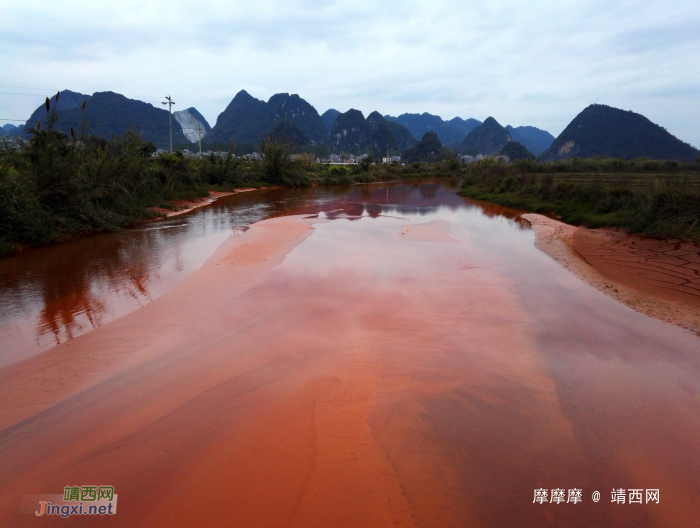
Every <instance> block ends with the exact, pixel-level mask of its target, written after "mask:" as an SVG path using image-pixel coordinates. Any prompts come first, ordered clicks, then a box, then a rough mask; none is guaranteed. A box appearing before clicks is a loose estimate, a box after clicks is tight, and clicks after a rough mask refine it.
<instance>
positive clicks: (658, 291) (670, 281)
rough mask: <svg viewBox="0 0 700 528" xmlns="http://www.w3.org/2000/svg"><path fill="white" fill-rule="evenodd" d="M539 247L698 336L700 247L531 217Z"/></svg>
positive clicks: (621, 298)
mask: <svg viewBox="0 0 700 528" xmlns="http://www.w3.org/2000/svg"><path fill="white" fill-rule="evenodd" d="M522 217H523V218H525V219H526V220H528V221H529V222H530V223H531V224H532V228H533V230H534V231H535V245H536V247H537V248H538V249H540V250H541V251H543V252H544V253H546V254H547V255H549V256H550V257H552V258H553V259H554V260H556V261H557V262H559V263H560V264H561V265H562V266H563V267H564V268H566V269H567V270H569V271H570V272H572V273H573V274H574V275H575V276H576V277H578V278H579V279H581V280H583V281H584V282H586V283H588V284H589V285H591V286H593V287H594V288H596V289H597V290H599V291H601V292H603V293H605V294H606V295H608V296H610V297H612V298H613V299H615V300H617V301H618V302H621V303H623V304H625V305H626V306H628V307H630V308H632V309H633V310H636V311H638V312H640V313H643V314H644V315H647V316H649V317H653V318H655V319H658V320H660V321H664V322H667V323H671V324H674V325H677V326H680V327H682V328H684V329H685V330H687V331H689V332H692V333H695V334H697V335H700V247H699V246H698V245H697V244H694V243H692V242H684V241H680V240H669V239H654V238H650V237H645V236H641V235H628V234H626V233H624V232H623V231H622V230H619V229H612V228H603V229H587V228H585V227H576V226H572V225H569V224H565V223H563V222H559V221H557V220H554V219H551V218H548V217H546V216H543V215H540V214H535V213H528V214H523V215H522Z"/></svg>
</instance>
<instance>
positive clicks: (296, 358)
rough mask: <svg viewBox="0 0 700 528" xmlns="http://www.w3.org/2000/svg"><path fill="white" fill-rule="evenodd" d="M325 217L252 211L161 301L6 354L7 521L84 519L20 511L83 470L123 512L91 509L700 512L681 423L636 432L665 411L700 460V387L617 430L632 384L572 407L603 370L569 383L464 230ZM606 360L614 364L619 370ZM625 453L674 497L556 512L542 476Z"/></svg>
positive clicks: (533, 517)
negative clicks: (375, 225)
mask: <svg viewBox="0 0 700 528" xmlns="http://www.w3.org/2000/svg"><path fill="white" fill-rule="evenodd" d="M306 222H308V223H306ZM312 222H313V220H302V219H301V218H300V217H286V218H277V219H272V220H267V221H264V222H260V223H258V224H254V225H253V226H251V228H250V229H249V230H248V231H246V232H245V233H243V234H242V235H239V236H236V237H233V238H231V240H230V241H229V242H227V243H225V244H224V245H223V246H222V247H221V248H220V249H219V250H218V251H217V253H216V254H215V255H214V256H213V257H212V258H211V259H210V260H209V261H208V262H207V264H205V266H204V267H203V268H202V269H201V270H199V271H197V272H196V273H194V274H193V275H192V276H191V277H189V278H188V279H186V280H185V281H184V282H183V283H181V284H180V285H178V286H176V287H175V288H174V289H172V290H171V291H169V292H168V293H166V294H164V295H163V296H162V297H160V298H158V299H156V300H155V301H153V302H152V303H150V304H148V305H147V306H145V307H144V308H142V309H140V310H138V311H136V312H133V313H131V314H129V315H127V316H124V317H122V318H121V319H118V320H116V321H113V322H112V323H109V324H106V325H104V326H102V327H100V328H98V329H96V330H95V331H93V332H90V333H88V334H85V335H83V336H80V337H78V338H75V339H73V340H71V341H69V342H67V343H65V344H62V345H60V346H58V347H56V348H54V349H52V350H50V351H48V352H46V353H44V354H41V355H40V356H38V357H37V358H33V359H32V360H28V361H25V362H22V363H20V364H16V365H12V366H9V367H6V368H4V369H0V411H1V413H0V449H1V450H2V456H3V463H2V465H1V466H0V525H2V526H30V525H31V526H48V525H52V526H53V525H56V524H58V523H60V525H61V526H76V527H77V526H85V522H84V521H83V519H81V518H68V519H65V520H64V519H62V520H61V521H56V520H53V519H51V518H48V519H47V518H46V517H43V518H35V517H32V516H29V515H24V516H23V515H20V514H19V497H20V495H22V494H34V493H60V492H61V490H62V489H63V487H64V486H66V485H68V484H70V485H81V484H98V485H99V484H111V485H114V486H115V489H116V492H117V493H118V495H119V510H118V514H117V515H116V516H115V517H114V518H109V519H95V518H91V519H90V526H96V525H102V524H110V525H114V526H124V527H136V526H144V527H149V528H157V527H169V528H170V527H179V526H182V527H192V526H202V527H221V526H236V527H246V526H250V527H258V528H259V527H279V526H291V527H340V526H353V527H375V526H376V527H384V526H429V527H432V526H434V527H444V526H475V527H476V526H484V527H486V526H506V525H509V526H534V525H538V526H542V525H545V524H547V525H552V526H573V525H574V523H575V522H578V521H579V520H581V519H584V520H585V521H586V522H587V523H588V524H591V523H593V522H594V521H596V519H602V520H604V521H605V520H609V519H610V518H611V515H612V518H613V519H616V520H617V521H619V522H616V523H615V525H616V526H619V527H622V526H640V525H643V524H644V523H647V524H648V525H650V526H652V525H653V526H666V527H672V526H673V527H681V526H688V525H687V523H686V521H687V519H689V518H691V517H692V516H696V518H697V515H700V506H698V505H697V503H695V505H693V504H694V503H693V501H692V497H693V496H696V495H694V493H695V492H694V490H693V488H692V486H689V485H688V484H689V483H690V481H689V480H688V478H687V475H685V474H683V475H679V473H678V471H677V470H675V469H673V468H672V467H671V466H672V465H673V464H672V461H669V462H668V464H669V465H668V466H666V465H659V464H655V463H654V458H653V457H652V456H650V452H649V449H653V448H655V447H659V446H661V447H664V445H663V441H656V442H654V441H651V447H650V446H647V445H644V446H642V447H639V446H636V444H634V445H635V446H636V448H637V452H631V451H630V450H629V449H625V446H629V445H630V444H629V439H630V435H631V438H637V437H638V436H639V434H640V431H644V430H647V428H648V427H649V423H650V422H649V421H650V420H651V421H655V422H656V423H663V424H664V426H665V427H668V428H670V429H672V430H673V431H676V432H677V438H680V439H681V440H682V443H681V444H678V445H676V446H675V449H676V453H675V454H674V455H673V456H674V457H676V458H677V459H678V460H680V461H682V462H683V463H684V464H685V467H688V468H692V467H693V466H692V464H694V462H692V459H690V458H688V453H689V451H688V449H687V447H686V445H690V444H692V442H693V441H695V440H697V434H696V433H697V421H698V417H697V416H695V417H694V418H691V419H688V418H687V416H688V414H687V410H688V409H691V410H693V409H696V407H694V404H693V403H692V402H690V399H692V398H697V395H695V396H692V395H690V396H688V398H689V401H688V402H685V401H683V402H676V406H677V407H678V410H677V411H676V412H674V413H669V412H668V409H663V413H661V414H660V413H659V412H657V410H656V408H655V405H657V402H655V401H651V402H649V403H647V404H646V405H647V409H648V412H647V413H646V415H645V418H643V419H641V420H638V421H636V422H634V421H629V422H625V424H624V427H619V426H618V425H617V424H612V427H611V424H610V423H608V421H609V419H608V418H607V417H608V416H614V415H608V414H606V412H612V411H613V410H615V411H616V410H618V409H620V408H621V409H623V410H625V412H628V413H629V412H631V411H629V407H628V406H627V403H626V401H624V398H623V397H621V396H620V394H616V396H617V397H618V401H621V402H622V403H621V407H620V406H616V405H612V404H610V405H606V404H609V403H610V402H608V401H607V399H608V394H609V393H608V392H605V391H603V392H600V393H597V392H595V391H594V392H590V393H588V394H587V397H586V399H585V400H582V401H581V402H580V406H579V407H574V408H570V407H568V406H567V405H566V404H565V403H566V401H568V400H567V398H565V396H566V393H567V391H573V390H578V389H579V385H581V383H580V378H578V376H582V375H583V374H582V373H583V372H585V371H586V369H585V368H583V369H578V370H577V371H576V373H575V374H573V375H571V376H570V379H569V380H567V383H566V384H564V385H563V386H562V385H557V383H555V381H554V379H553V377H552V374H551V372H550V369H551V368H553V367H552V365H547V364H546V362H545V361H544V359H543V355H542V354H541V353H540V352H539V351H538V349H537V347H536V346H535V338H534V336H533V335H532V333H531V330H529V326H528V324H527V323H528V315H527V313H525V311H524V310H523V309H522V307H521V303H520V302H519V299H518V297H517V294H516V293H515V286H516V281H515V279H513V278H509V277H507V276H505V275H503V274H502V273H499V271H498V269H497V268H496V267H494V266H492V265H491V263H490V262H488V261H487V260H486V259H485V258H484V257H483V256H480V255H481V254H480V253H478V252H477V251H475V250H474V249H473V248H472V247H470V245H469V244H467V243H465V242H464V241H460V240H458V239H455V242H452V243H441V242H443V241H444V239H445V238H446V237H448V235H447V234H446V233H449V232H450V226H449V223H448V222H446V221H444V220H443V221H440V222H438V223H437V224H436V223H434V222H433V223H428V224H425V225H424V226H422V227H420V226H416V227H414V228H413V229H412V230H410V231H413V232H414V233H417V234H419V235H420V236H419V237H418V241H412V240H411V239H410V238H411V237H409V236H406V235H401V233H400V232H397V230H395V229H394V227H392V229H394V230H393V231H387V230H384V231H382V230H381V229H380V230H379V231H377V232H376V233H375V232H374V231H371V233H372V234H371V237H369V236H368V235H367V234H365V236H366V238H365V239H363V242H362V245H358V243H357V241H353V240H352V239H351V238H349V237H351V236H353V234H356V233H355V232H353V231H351V230H349V231H346V232H340V234H338V235H336V236H327V237H326V238H320V239H318V240H315V239H314V237H313V236H312V237H310V238H308V239H307V237H308V236H309V235H310V234H311V233H312V232H313V228H312V227H311V226H310V225H309V223H312ZM337 222H341V221H337ZM346 222H347V221H346ZM348 224H349V223H348ZM337 225H342V224H337ZM379 227H381V224H379ZM319 229H320V226H319ZM330 233H331V234H333V232H332V231H331V232H330ZM387 233H388V234H387ZM341 235H342V236H341ZM449 238H452V237H449ZM305 239H307V240H306V241H305V242H304V243H303V244H302V245H301V246H299V247H296V248H295V246H297V245H299V244H300V243H301V242H302V241H304V240H305ZM312 242H313V244H312ZM353 244H354V245H353ZM348 247H349V248H352V249H354V250H355V251H354V252H352V251H347V249H346V250H345V251H340V250H341V248H348ZM358 249H361V250H358ZM301 250H303V251H301ZM334 251H339V252H341V253H342V255H343V258H344V259H345V260H341V261H340V262H338V261H337V260H336V261H333V259H332V258H331V257H332V255H333V252H334ZM314 252H318V253H314ZM314 257H316V258H314ZM382 257H383V258H382ZM566 359H567V358H562V360H563V361H565V360H566ZM595 359H596V358H595V357H594V356H586V358H585V360H586V361H587V362H588V365H589V366H590V368H591V370H594V371H595V372H596V378H595V379H596V380H598V381H597V382H598V383H603V380H604V378H605V376H614V375H615V372H616V370H615V368H616V367H615V366H614V365H613V366H612V367H611V368H610V369H609V370H603V371H601V370H600V369H599V368H597V365H596V364H595V363H594V360H595ZM584 366H585V365H584ZM583 385H588V383H583ZM617 386H618V387H621V389H620V390H623V389H624V384H620V385H617ZM588 390H590V389H588ZM689 390H692V389H691V388H690V386H689ZM561 391H564V393H563V394H562V392H561ZM623 392H624V391H623ZM606 406H607V411H606V412H601V411H596V409H601V408H606ZM42 411H45V412H42ZM659 417H662V418H661V421H659ZM601 420H602V421H601ZM586 421H589V422H591V424H592V427H591V429H590V432H587V433H586V434H585V435H582V433H581V429H579V427H583V425H585V424H586ZM581 424H583V425H581ZM586 431H587V430H586ZM591 450H593V452H594V453H595V456H593V459H595V461H596V464H595V465H592V464H591V463H590V462H589V458H588V454H589V453H590V452H591ZM633 455H637V456H636V457H635V456H633ZM684 457H685V458H684ZM674 460H675V459H674ZM600 461H604V463H603V464H602V466H600V465H599V464H598V463H599V462H600ZM609 461H614V462H615V463H616V464H618V465H617V466H615V468H614V469H610V470H608V472H607V473H604V475H605V476H606V477H610V476H611V475H612V476H613V477H616V478H618V479H619V480H620V482H619V484H618V485H621V486H627V485H629V486H634V485H637V486H646V487H652V486H651V484H650V483H657V485H659V484H658V483H659V482H660V483H661V484H660V485H662V486H663V485H664V484H666V488H665V490H667V492H669V493H667V492H665V493H666V494H665V495H664V498H665V500H666V503H665V504H668V505H669V506H668V507H667V508H664V509H656V510H653V513H652V514H649V513H648V511H649V510H647V509H639V510H631V512H630V513H627V510H625V512H624V515H622V514H620V513H619V512H620V510H615V511H614V512H613V513H610V512H611V511H613V510H611V507H610V505H609V504H601V505H600V506H601V508H600V509H599V510H597V511H598V513H597V514H592V513H590V510H585V509H583V508H582V509H580V510H577V509H576V507H573V506H569V507H568V509H567V507H566V506H564V507H562V508H561V509H559V510H557V511H558V512H559V514H558V515H559V517H557V519H558V520H557V522H556V523H555V522H550V521H552V520H553V519H554V517H553V516H552V515H553V514H551V513H546V512H548V511H550V510H547V509H546V507H544V508H540V509H536V508H533V507H532V505H531V501H532V490H533V487H538V486H542V485H545V486H552V487H555V486H559V485H561V486H568V487H573V486H581V485H582V484H581V483H582V482H583V483H584V484H583V485H584V487H585V482H587V480H586V479H590V478H591V475H592V474H595V473H596V472H597V471H599V469H598V468H599V467H603V468H605V467H607V466H606V465H605V464H606V463H608V462H609ZM645 461H646V462H645ZM618 466H621V467H623V468H624V469H623V470H622V471H620V470H618ZM630 476H631V477H632V478H628V477H630ZM625 479H627V480H625ZM601 482H603V480H601ZM616 482H617V481H616ZM671 482H673V483H674V484H673V486H675V487H672V485H671V484H670V483H671ZM589 488H590V487H589ZM493 490H496V492H493ZM587 491H590V489H588V490H587ZM667 495H669V496H668V498H666V497H667ZM679 505H680V507H679ZM583 511H588V512H589V513H588V514H587V515H586V516H585V517H583V516H581V515H580V514H579V513H580V512H583ZM543 515H546V516H549V517H542V516H543ZM606 515H607V516H606ZM650 515H651V516H650ZM546 519H549V521H547V522H546V523H545V520H546Z"/></svg>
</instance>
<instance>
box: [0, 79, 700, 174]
mask: <svg viewBox="0 0 700 528" xmlns="http://www.w3.org/2000/svg"><path fill="white" fill-rule="evenodd" d="M52 102H53V105H55V108H56V110H57V114H58V122H57V123H56V125H55V126H56V127H57V128H58V129H59V130H61V131H63V132H66V133H68V132H69V130H70V128H71V127H73V128H74V129H77V128H78V127H79V126H81V124H84V123H87V125H88V127H89V130H90V132H91V133H92V134H95V135H98V136H102V137H106V138H109V137H111V136H112V135H121V134H122V133H123V132H124V131H126V130H128V129H130V128H131V129H133V130H134V131H136V132H139V133H141V134H142V137H143V139H144V140H146V141H153V142H154V143H155V144H156V146H157V147H160V148H167V147H168V144H169V115H168V111H167V110H165V109H164V108H161V107H156V106H153V105H151V104H149V103H144V102H142V101H138V100H135V99H129V98H127V97H125V96H123V95H120V94H117V93H114V92H97V93H94V94H92V95H86V94H81V93H78V92H72V91H70V90H64V91H62V92H60V96H59V99H58V103H57V104H56V97H55V96H54V97H53V98H52ZM83 102H85V108H84V110H83V108H82V105H83ZM38 121H39V122H41V123H42V124H45V121H46V109H45V107H44V105H43V104H42V105H41V106H39V107H38V108H37V109H36V110H35V111H34V112H33V113H32V115H31V116H30V117H29V119H28V120H27V122H26V123H25V124H24V125H20V126H18V127H14V126H13V125H4V126H3V127H2V130H3V132H4V133H5V134H12V135H23V134H26V132H27V130H28V129H30V128H33V127H35V126H36V123H37V122H38ZM172 126H173V143H174V144H176V145H187V144H195V143H197V142H198V141H199V139H200V137H201V140H202V142H204V143H207V144H219V145H221V144H225V143H227V142H228V141H234V142H235V143H237V144H249V145H257V144H258V143H259V142H260V141H261V140H262V139H264V138H266V137H270V136H271V137H273V138H275V139H278V140H280V141H284V142H287V143H290V144H292V145H294V146H296V147H305V146H312V147H313V146H316V147H317V146H322V145H323V146H327V147H328V148H329V149H330V150H331V151H333V152H342V151H345V152H352V153H357V152H368V151H372V152H373V153H374V155H375V156H377V157H381V156H384V155H386V153H387V152H392V153H402V152H406V151H408V150H410V149H416V148H417V149H418V150H413V151H411V152H413V153H414V154H415V153H416V152H418V151H420V152H423V151H425V152H428V153H430V152H433V153H434V154H430V156H432V157H434V156H438V157H439V156H443V155H445V152H446V151H443V150H440V149H438V148H437V147H436V144H435V142H436V141H437V142H438V143H439V144H440V148H441V149H442V148H449V149H452V150H453V151H457V152H458V153H467V154H476V153H478V154H482V155H491V154H497V153H499V152H501V151H502V149H503V148H504V146H505V145H506V144H508V143H510V142H518V143H520V144H522V145H523V147H524V148H525V149H527V151H529V152H530V153H532V154H533V155H539V157H540V158H541V159H543V160H548V161H554V160H557V159H562V158H567V157H572V156H580V157H592V156H608V157H620V158H634V157H649V158H657V159H679V160H689V159H695V158H696V157H697V156H698V150H697V149H694V148H693V147H691V146H690V145H688V144H687V143H683V142H682V141H680V140H679V139H677V138H675V137H674V136H672V135H671V134H670V133H668V132H667V131H666V130H665V129H664V128H662V127H660V126H658V125H656V124H654V123H652V122H651V121H649V120H648V119H647V118H645V117H644V116H642V115H640V114H635V113H633V112H625V111H623V110H618V109H616V108H612V107H609V106H605V105H591V106H589V107H588V108H586V109H585V110H583V112H581V113H580V114H579V115H578V116H576V118H575V119H574V120H573V121H572V122H571V123H570V124H569V126H567V127H566V129H565V130H564V131H563V132H562V133H561V134H560V135H559V137H558V138H556V139H555V138H554V136H552V135H551V134H550V133H549V132H547V131H545V130H541V129H539V128H536V127H533V126H518V127H513V126H511V125H507V126H505V127H503V126H502V125H501V124H500V123H498V122H497V121H496V120H495V119H494V118H493V117H489V118H487V119H486V120H484V121H483V122H481V121H478V120H477V119H472V118H468V119H462V118H459V117H455V118H454V119H451V120H449V121H445V120H443V119H442V118H441V117H440V116H436V115H432V114H428V113H423V114H401V115H399V116H398V117H393V116H390V115H385V116H382V114H380V113H379V112H376V111H375V112H372V113H370V114H369V115H368V116H367V117H366V118H365V116H364V115H363V114H362V112H360V111H359V110H355V109H350V110H348V111H347V112H342V113H341V112H340V111H338V110H335V109H329V110H327V111H325V112H324V113H323V114H322V115H319V113H318V111H317V110H316V109H315V108H314V107H313V106H312V105H311V104H309V103H308V102H307V101H305V100H304V99H302V98H301V97H299V96H298V95H296V94H291V95H290V94H287V93H280V94H276V95H273V96H272V97H270V99H269V100H268V101H263V100H260V99H256V98H255V97H253V96H251V95H250V94H249V93H248V92H246V91H245V90H241V91H240V92H238V93H237V94H236V96H235V97H234V98H233V99H232V101H231V102H230V103H229V105H228V106H227V107H226V108H225V109H224V111H223V112H221V114H219V116H218V118H217V120H216V124H215V125H214V126H213V127H211V126H210V125H209V123H207V120H206V119H205V118H204V117H203V116H202V115H201V114H200V113H199V112H198V111H197V109H196V108H187V109H185V110H179V111H176V112H173V123H172ZM427 133H431V134H432V135H431V136H429V137H427V138H426V137H425V135H426V134H427ZM424 138H425V139H426V141H427V143H425V144H424V145H422V146H421V144H420V143H419V141H422V140H423V139H424ZM511 151H513V152H516V150H515V149H511ZM517 152H521V153H524V152H526V151H524V150H517ZM438 153H439V154H438ZM409 154H410V153H409ZM431 159H432V158H431Z"/></svg>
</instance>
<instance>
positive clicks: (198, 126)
mask: <svg viewBox="0 0 700 528" xmlns="http://www.w3.org/2000/svg"><path fill="white" fill-rule="evenodd" d="M197 132H199V159H202V123H199V122H197Z"/></svg>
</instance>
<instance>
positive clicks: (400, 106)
mask: <svg viewBox="0 0 700 528" xmlns="http://www.w3.org/2000/svg"><path fill="white" fill-rule="evenodd" d="M65 88H68V89H71V90H74V91H78V92H82V93H86V94H92V93H93V92H96V91H105V90H112V91H115V92H119V93H123V94H125V95H127V96H130V97H132V98H135V99H141V100H144V101H147V102H151V103H153V104H158V105H159V103H160V101H161V100H162V97H163V95H165V94H167V93H170V94H172V96H173V99H174V100H175V101H176V102H177V105H176V109H177V108H179V109H183V108H186V107H189V106H195V107H196V108H197V109H198V110H200V111H201V112H202V114H204V116H205V117H206V118H207V119H208V120H209V121H210V122H211V124H212V125H213V124H214V122H215V121H216V117H217V116H218V114H219V113H220V112H221V111H222V110H223V109H224V108H225V107H226V105H227V104H228V103H229V101H230V100H231V98H232V97H233V96H234V95H235V94H236V92H238V91H239V90H241V89H245V90H247V91H248V92H249V93H250V94H251V95H253V96H255V97H258V98H261V99H265V100H267V99H268V98H269V97H270V96H271V95H273V94H275V93H278V92H290V93H298V94H299V95H300V96H301V97H303V98H304V99H306V100H307V101H309V102H310V103H311V104H313V105H314V106H315V107H316V109H317V110H318V111H319V113H322V112H323V111H325V110H326V109H328V108H331V107H332V108H336V109H338V110H340V111H345V110H347V109H348V108H357V109H360V110H362V111H363V112H364V113H365V115H367V113H369V112H371V111H372V110H379V111H380V112H381V113H382V114H387V113H389V114H393V115H396V114H400V113H404V112H430V113H433V114H438V115H440V116H442V117H443V118H452V117H455V116H460V117H463V118H467V117H475V118H477V119H480V120H483V119H485V118H486V117H488V116H489V115H492V116H494V117H495V118H496V119H497V120H498V121H499V122H500V123H501V124H503V125H506V124H511V125H513V126H519V125H533V126H537V127H540V128H544V129H546V130H549V131H550V132H551V133H552V134H554V135H555V136H556V135H557V134H559V132H561V131H562V130H563V128H564V127H565V126H566V125H567V124H568V122H569V121H570V120H571V119H572V118H573V117H574V116H575V115H576V114H577V113H578V112H580V111H581V110H582V109H583V108H584V107H585V106H587V105H588V104H590V103H594V102H596V101H598V102H599V103H604V104H608V105H611V106H615V107H618V108H622V109H625V110H634V111H635V112H639V113H641V114H644V115H646V116H647V117H649V118H650V119H651V120H652V121H654V122H656V123H658V124H660V125H662V126H664V127H666V128H667V129H668V130H669V131H670V132H671V133H673V134H674V135H676V136H678V137H679V138H681V139H682V140H684V141H687V142H689V143H691V144H693V145H695V146H700V4H699V3H698V0H665V1H661V0H651V1H645V0H635V1H627V0H625V1H616V0H605V1H600V0H585V1H568V0H557V1H556V2H555V1H548V0H529V1H525V0H523V1H498V0H496V1H487V2H485V1H483V0H481V1H479V2H472V1H470V0H430V1H406V0H404V1H394V0H383V1H381V2H375V1H372V2H370V1H365V0H352V1H348V0H340V1H333V0H286V1H281V0H257V1H255V2H250V1H246V2H243V1H238V0H228V1H225V2H219V1H217V0H210V1H208V2H202V3H198V2H192V1H187V2H181V1H177V0H171V1H169V2H161V1H158V0H148V1H144V0H139V1H132V0H120V1H119V2H95V1H94V0H93V1H89V2H88V1H81V0H62V1H60V2H57V1H55V0H52V1H48V2H40V1H34V0H23V1H21V2H11V1H10V0H0V124H2V123H5V122H10V121H9V120H12V119H17V120H26V119H27V118H28V117H29V114H30V113H31V112H32V110H34V109H35V108H36V107H37V106H38V105H39V104H40V103H41V102H42V100H43V97H44V96H45V95H47V94H50V93H53V92H55V91H56V90H59V89H65ZM13 123H17V122H13Z"/></svg>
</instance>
